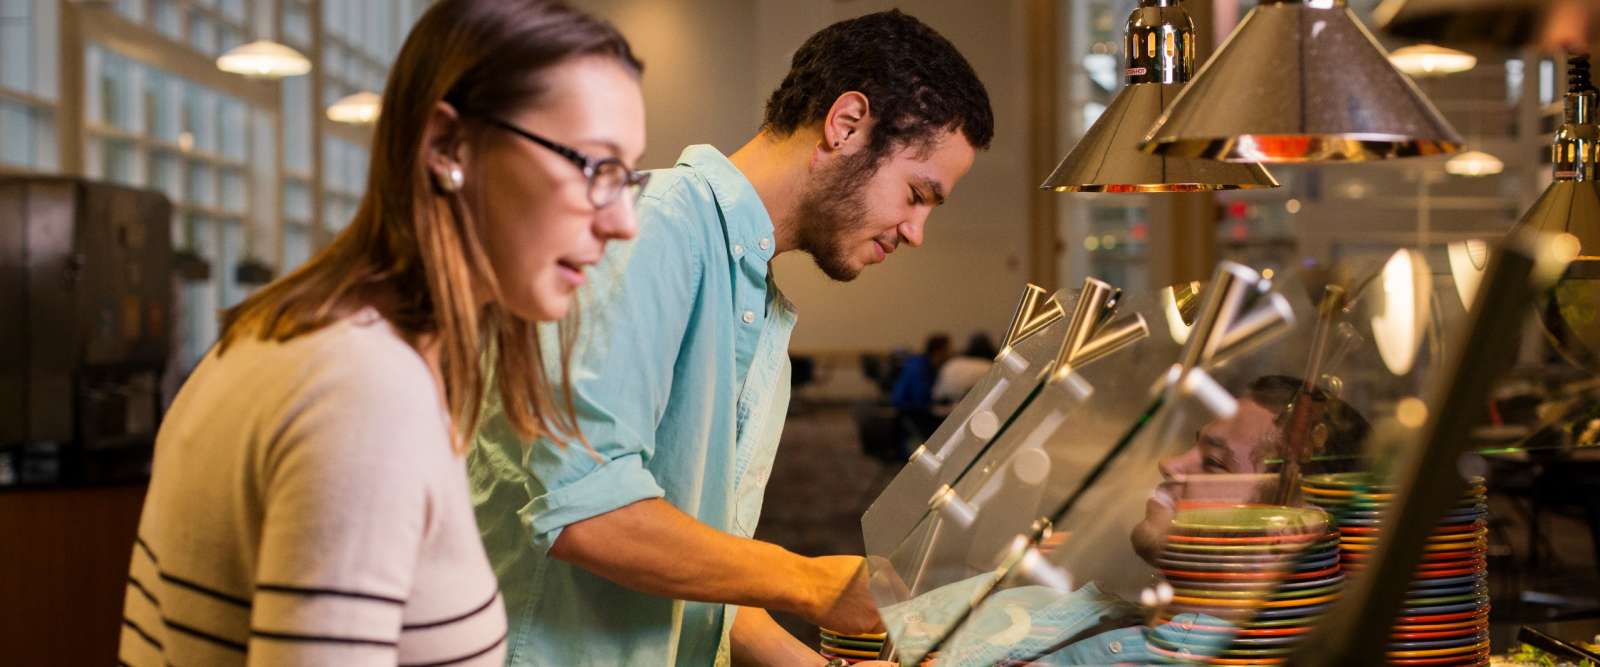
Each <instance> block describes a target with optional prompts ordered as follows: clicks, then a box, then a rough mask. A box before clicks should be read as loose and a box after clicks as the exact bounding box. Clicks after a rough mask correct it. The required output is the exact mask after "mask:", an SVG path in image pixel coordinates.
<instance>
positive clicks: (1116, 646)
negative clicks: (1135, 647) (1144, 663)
mask: <svg viewBox="0 0 1600 667" xmlns="http://www.w3.org/2000/svg"><path fill="white" fill-rule="evenodd" d="M1106 648H1107V649H1110V651H1111V652H1112V653H1121V652H1122V642H1119V641H1112V642H1111V643H1110V644H1107V645H1106Z"/></svg>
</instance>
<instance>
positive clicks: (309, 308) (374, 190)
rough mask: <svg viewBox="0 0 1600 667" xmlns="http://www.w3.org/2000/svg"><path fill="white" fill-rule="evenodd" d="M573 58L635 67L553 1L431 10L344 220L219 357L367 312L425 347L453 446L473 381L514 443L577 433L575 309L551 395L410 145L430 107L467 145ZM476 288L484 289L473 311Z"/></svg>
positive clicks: (415, 35) (404, 63)
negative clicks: (431, 351) (440, 109)
mask: <svg viewBox="0 0 1600 667" xmlns="http://www.w3.org/2000/svg"><path fill="white" fill-rule="evenodd" d="M579 56H604V57H611V58H615V59H616V60H617V61H618V62H619V63H622V64H623V65H624V66H626V67H627V68H629V69H630V70H631V71H633V72H634V73H636V74H637V73H638V72H639V71H640V70H641V69H642V67H641V65H640V63H639V61H638V60H637V59H636V58H635V57H634V55H633V52H632V50H631V49H630V47H629V46H628V42H627V40H626V39H624V38H623V37H622V35H621V34H620V33H618V32H617V30H616V29H615V28H614V27H612V26H611V25H610V24H609V23H606V22H604V21H601V20H599V19H596V18H594V17H592V16H589V15H588V14H585V13H583V12H580V11H578V10H576V9H573V8H571V7H569V6H567V5H565V4H563V3H561V2H558V1H555V0H442V1H441V2H438V3H436V4H434V5H433V7H432V8H430V9H429V10H428V11H427V13H425V14H423V16H422V18H421V19H420V20H419V21H418V22H417V25H416V26H415V27H414V28H413V29H412V30H411V34H410V36H408V37H407V38H406V41H405V45H404V46H402V47H401V49H400V54H399V56H398V57H397V58H396V60H395V63H394V68H393V69H392V70H391V72H390V75H389V81H388V84H387V86H386V87H385V90H384V94H383V107H382V109H383V110H382V115H380V116H379V118H378V126H377V128H376V131H375V133H374V135H373V139H372V146H373V157H372V160H371V167H370V169H369V173H368V175H367V190H366V194H365V195H364V196H363V197H362V199H361V207H360V209H359V210H357V212H356V215H355V218H354V219H353V220H351V222H350V225H349V226H348V227H347V228H346V229H345V230H344V232H342V233H341V234H339V236H338V237H337V238H335V239H334V240H333V243H331V244H329V246H328V247H327V248H325V249H323V250H322V252H320V253H318V254H317V255H316V256H315V257H314V258H312V259H311V260H310V261H309V262H307V263H306V264H305V265H304V266H302V267H301V268H299V269H298V270H296V271H294V272H293V273H291V274H289V275H287V276H285V277H284V278H282V279H281V280H278V281H276V282H274V283H272V284H271V285H268V286H267V287H265V288H263V289H262V290H261V291H259V292H257V293H256V294H254V295H252V296H251V297H250V298H248V299H246V300H245V301H244V302H243V303H240V304H239V305H238V306H235V307H234V308H232V309H230V310H228V311H227V312H226V313H224V315H223V320H222V326H223V332H222V337H221V342H220V347H219V349H218V354H221V353H222V352H224V351H226V349H227V346H228V345H229V344H230V343H231V342H233V341H235V340H238V339H239V338H240V337H245V336H252V335H253V336H256V337H258V338H260V339H262V340H272V341H279V342H281V341H287V340H289V339H292V338H294V337H296V336H300V335H303V334H307V333H310V332H313V331H316V330H318V329H321V328H322V327H325V326H328V325H329V324H332V323H334V322H336V321H338V320H339V319H341V318H344V317H347V316H349V315H351V314H353V313H355V312H358V311H360V310H362V309H364V308H368V307H371V308H374V309H376V310H377V312H378V313H379V314H381V315H382V316H383V317H384V318H385V319H387V320H388V321H389V322H390V323H391V324H392V325H393V326H394V327H395V328H396V329H397V330H398V331H399V332H400V334H401V335H402V336H403V337H404V338H405V339H406V340H407V342H409V343H410V344H411V345H412V346H413V347H417V346H419V345H420V344H421V341H422V340H423V339H425V338H427V339H430V340H429V343H430V344H431V345H436V346H437V348H438V350H439V360H440V370H441V372H442V374H443V381H444V395H445V401H446V403H447V406H448V409H449V413H450V417H451V424H452V429H453V431H454V432H453V433H452V447H453V448H454V449H455V450H456V451H457V452H460V451H463V450H464V449H465V448H466V446H467V444H468V443H469V442H470V440H471V437H472V433H473V431H475V430H476V428H477V423H478V418H479V415H480V413H481V411H482V409H483V403H484V396H485V391H486V389H487V387H486V385H487V380H486V374H489V375H491V376H492V377H493V378H494V380H493V381H494V385H495V388H496V389H497V390H498V393H499V396H500V402H501V403H502V408H503V410H504V412H505V415H506V417H507V419H508V420H509V421H510V423H511V425H512V426H513V427H514V428H515V429H516V430H517V432H518V433H519V435H521V436H522V437H523V438H524V439H525V440H527V441H531V440H533V439H534V438H535V437H539V436H547V437H551V438H552V439H555V440H557V441H560V440H562V439H563V438H564V437H568V436H577V437H579V438H580V439H581V437H582V436H581V435H580V434H578V431H577V422H576V417H575V415H574V411H573V406H572V400H571V392H570V391H569V390H568V389H569V381H568V375H567V362H568V361H569V359H570V355H571V349H572V337H573V335H574V333H575V331H576V328H577V318H576V316H575V315H572V316H569V317H568V318H567V319H566V320H565V321H563V322H562V323H561V325H560V327H559V336H558V337H559V338H560V339H561V340H560V341H559V350H560V384H561V391H560V392H559V395H560V396H561V397H563V398H560V399H557V398H556V397H555V395H556V393H557V392H555V391H554V388H552V387H551V379H550V373H549V372H548V370H547V368H546V365H545V359H544V355H543V354H542V353H541V348H540V343H539V337H538V329H537V327H536V324H535V323H534V322H532V321H529V320H527V319H524V318H522V317H518V316H516V315H514V314H512V313H511V312H509V311H508V310H507V309H506V308H504V307H503V306H501V305H500V301H499V295H500V293H501V292H500V287H499V281H497V280H496V279H495V275H494V271H493V269H492V268H491V266H490V264H489V260H488V257H487V255H485V254H484V250H483V244H482V239H481V238H480V237H479V234H478V227H477V226H476V223H475V221H474V220H473V218H472V215H471V212H470V210H469V207H468V206H467V205H465V203H464V202H463V201H462V200H461V197H460V195H459V193H458V192H447V191H445V190H443V189H440V188H437V187H435V186H434V184H433V181H432V179H431V177H430V174H429V173H428V170H427V166H426V159H425V158H426V155H427V152H426V147H425V146H424V145H423V142H424V136H425V135H426V130H427V127H428V121H429V118H430V117H431V116H432V114H433V113H434V109H435V107H436V106H438V103H439V102H440V101H444V102H447V103H449V104H450V105H451V106H453V107H454V108H455V110H456V112H457V114H458V117H459V118H460V120H461V124H462V128H463V139H462V140H463V141H478V140H479V139H480V138H481V137H482V136H483V134H484V132H483V130H484V128H483V127H482V126H481V125H480V124H478V123H476V122H474V119H478V118H483V117H488V116H507V115H513V114H514V113H515V112H516V111H517V110H519V109H521V108H525V107H526V106H528V105H536V104H538V103H540V102H541V101H542V99H541V98H542V97H543V95H544V93H545V90H544V85H543V77H542V76H541V75H542V74H543V72H544V71H545V70H547V69H549V68H551V67H553V66H555V65H558V64H561V63H562V62H564V61H567V60H568V59H571V58H574V57H579ZM469 177H482V178H491V177H492V175H489V174H482V175H469ZM484 294H488V295H490V297H491V298H490V301H489V304H488V305H487V306H480V305H479V304H480V303H482V301H483V299H482V298H481V296H482V295H484ZM574 307H576V303H574ZM486 364H487V366H486ZM558 401H559V402H560V403H561V405H560V406H559V408H558V406H557V403H558Z"/></svg>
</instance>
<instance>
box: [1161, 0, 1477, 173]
mask: <svg viewBox="0 0 1600 667" xmlns="http://www.w3.org/2000/svg"><path fill="white" fill-rule="evenodd" d="M1326 4H1327V5H1331V6H1325V5H1324V3H1318V6H1315V7H1314V6H1311V5H1310V4H1306V3H1303V2H1300V1H1295V0H1264V1H1263V2H1262V3H1261V5H1260V6H1258V7H1256V8H1255V9H1253V10H1251V11H1250V14H1249V15H1248V16H1246V17H1245V19H1244V21H1243V22H1241V23H1240V24H1239V27H1238V29H1236V30H1234V32H1233V35H1231V36H1229V37H1228V41H1227V42H1224V43H1223V45H1222V48H1221V49H1219V50H1218V51H1217V54H1216V56H1214V57H1212V59H1211V60H1210V61H1209V62H1207V63H1206V64H1205V66H1204V67H1202V68H1201V69H1200V72H1199V74H1197V75H1195V78H1194V80H1193V81H1190V82H1189V87H1188V88H1186V89H1184V91H1183V93H1182V94H1180V95H1179V96H1178V99H1176V100H1174V101H1173V103H1172V106H1171V107H1170V108H1168V109H1167V111H1166V113H1165V114H1164V115H1163V116H1162V118H1161V120H1160V122H1159V124H1158V125H1157V126H1156V127H1155V128H1154V129H1152V130H1151V132H1150V134H1149V135H1147V137H1146V142H1145V144H1144V145H1143V146H1142V149H1143V150H1146V151H1152V152H1156V153H1160V154H1163V155H1169V156H1172V155H1176V156H1183V157H1203V158H1210V159H1213V160H1228V161H1233V162H1332V161H1356V160H1378V159H1388V158H1399V157H1412V156H1422V155H1438V154H1443V153H1453V152H1455V151H1457V150H1460V148H1461V144H1462V141H1461V137H1460V135H1458V134H1457V133H1456V131H1455V129H1454V128H1452V127H1450V124H1449V123H1448V122H1446V121H1445V119H1444V117H1443V116H1441V115H1440V114H1439V111H1438V110H1437V109H1435V108H1434V107H1433V104H1431V103H1429V102H1428V100H1427V98H1425V97H1423V95H1422V91H1420V90H1418V89H1417V87H1416V85H1415V84H1413V83H1412V82H1411V79H1409V78H1407V77H1406V76H1405V75H1404V74H1401V73H1400V72H1398V71H1396V70H1395V68H1394V66H1393V65H1391V64H1390V63H1389V60H1388V58H1387V56H1386V54H1385V53H1384V51H1383V48H1382V47H1381V46H1379V45H1378V43H1377V41H1376V40H1374V39H1373V38H1372V35H1371V34H1370V33H1368V32H1367V31H1366V29H1365V28H1363V27H1361V23H1360V22H1359V21H1357V20H1356V18H1355V16H1354V15H1353V14H1351V13H1350V11H1349V9H1347V8H1346V7H1345V6H1344V2H1343V0H1330V1H1329V2H1327V3H1326Z"/></svg>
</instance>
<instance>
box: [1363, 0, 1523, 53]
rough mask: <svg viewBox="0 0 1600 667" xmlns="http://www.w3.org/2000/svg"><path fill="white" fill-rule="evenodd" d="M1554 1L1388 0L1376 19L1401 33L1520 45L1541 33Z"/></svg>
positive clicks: (1448, 41)
mask: <svg viewBox="0 0 1600 667" xmlns="http://www.w3.org/2000/svg"><path fill="white" fill-rule="evenodd" d="M1550 5H1551V3H1550V1H1549V0H1384V2H1383V4H1381V5H1378V8H1377V9H1374V10H1373V11H1372V18H1373V22H1374V23H1375V24H1376V25H1377V26H1378V29H1380V30H1382V31H1384V32H1386V33H1389V34H1391V35H1394V36H1396V37H1404V38H1406V39H1411V40H1418V41H1424V42H1432V43H1435V44H1444V45H1448V46H1456V47H1463V46H1465V47H1473V46H1496V47H1504V48H1518V47H1521V46H1523V45H1525V44H1528V43H1530V42H1533V41H1535V40H1536V39H1537V38H1538V36H1539V29H1540V28H1541V27H1542V26H1543V25H1544V19H1545V12H1546V10H1547V9H1549V7H1550Z"/></svg>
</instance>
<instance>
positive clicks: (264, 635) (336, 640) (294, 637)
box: [250, 628, 399, 648]
mask: <svg viewBox="0 0 1600 667" xmlns="http://www.w3.org/2000/svg"><path fill="white" fill-rule="evenodd" d="M250 636H251V637H252V638H255V639H268V640H272V641H279V642H307V643H313V644H352V645H356V646H383V647H387V648H393V647H395V646H399V643H398V642H393V641H389V640H386V639H362V638H359V637H333V636H329V635H300V634H292V633H288V632H272V631H270V630H257V629H255V628H251V629H250Z"/></svg>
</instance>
